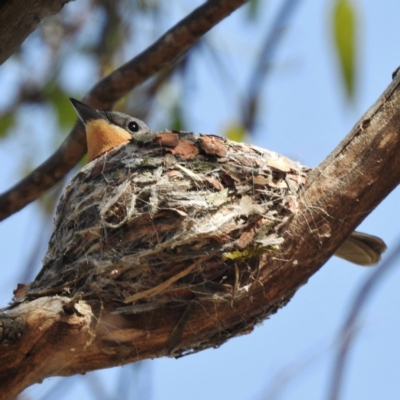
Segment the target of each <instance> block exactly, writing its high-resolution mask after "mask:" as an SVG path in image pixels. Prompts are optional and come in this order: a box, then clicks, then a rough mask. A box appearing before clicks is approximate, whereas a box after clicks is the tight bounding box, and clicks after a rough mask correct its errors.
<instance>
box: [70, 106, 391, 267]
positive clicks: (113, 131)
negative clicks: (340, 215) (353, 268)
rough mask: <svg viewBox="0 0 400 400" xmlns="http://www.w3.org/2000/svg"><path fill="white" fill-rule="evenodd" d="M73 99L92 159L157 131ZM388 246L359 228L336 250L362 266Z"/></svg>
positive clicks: (372, 262)
mask: <svg viewBox="0 0 400 400" xmlns="http://www.w3.org/2000/svg"><path fill="white" fill-rule="evenodd" d="M70 101H71V103H72V105H73V107H74V109H75V111H76V113H77V114H78V117H79V119H80V120H81V121H82V122H83V124H84V126H85V130H86V140H87V147H88V162H90V161H93V160H94V159H96V158H98V157H100V156H102V155H103V154H105V153H106V152H108V151H110V150H111V149H113V148H115V147H117V146H119V145H122V144H127V143H129V142H131V141H132V140H133V139H135V137H136V138H137V137H143V136H146V135H151V134H152V133H153V134H154V132H152V130H151V129H150V128H149V127H148V126H147V125H146V124H145V123H144V122H143V121H141V120H140V119H137V118H134V117H131V116H129V115H126V114H123V113H121V112H117V111H99V110H95V109H93V108H91V107H89V106H88V105H87V104H85V103H82V102H81V101H79V100H76V99H73V98H70ZM386 248H387V247H386V244H385V242H384V241H383V240H382V239H381V238H379V237H377V236H374V235H370V234H367V233H362V232H358V231H355V232H353V233H352V234H351V235H350V236H349V237H348V238H347V239H346V240H345V242H343V244H342V245H341V246H340V247H339V248H338V249H337V250H336V252H335V256H337V257H340V258H342V259H345V260H347V261H349V262H351V263H353V264H357V265H360V266H372V265H375V264H377V263H378V262H379V261H380V259H381V255H382V253H383V252H384V251H385V250H386Z"/></svg>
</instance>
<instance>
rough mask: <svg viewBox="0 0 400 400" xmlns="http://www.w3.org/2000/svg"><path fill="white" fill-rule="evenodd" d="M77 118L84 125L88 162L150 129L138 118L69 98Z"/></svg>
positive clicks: (148, 131)
mask: <svg viewBox="0 0 400 400" xmlns="http://www.w3.org/2000/svg"><path fill="white" fill-rule="evenodd" d="M70 101H71V103H72V106H73V107H74V109H75V111H76V113H77V114H78V117H79V119H80V120H81V121H82V122H83V124H84V125H85V130H86V141H87V147H88V162H90V161H93V160H94V159H95V158H98V157H100V156H101V155H103V154H104V153H106V152H107V151H110V150H111V149H113V148H114V147H117V146H119V145H121V144H124V143H129V142H130V141H131V140H132V139H133V138H134V137H139V136H142V135H146V134H150V133H151V129H150V128H149V127H148V126H147V125H146V124H145V123H144V122H143V121H141V120H140V119H138V118H134V117H131V116H129V115H126V114H123V113H120V112H118V111H99V110H94V109H93V108H91V107H89V106H88V105H87V104H85V103H82V102H81V101H79V100H76V99H73V98H70Z"/></svg>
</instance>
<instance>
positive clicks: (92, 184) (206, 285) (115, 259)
mask: <svg viewBox="0 0 400 400" xmlns="http://www.w3.org/2000/svg"><path fill="white" fill-rule="evenodd" d="M308 171H309V169H308V168H306V167H304V166H301V165H300V164H298V163H295V162H293V161H290V160H288V159H287V158H285V157H283V156H280V155H278V154H276V153H273V152H271V151H268V150H264V149H261V148H258V147H255V146H252V145H247V144H241V143H236V142H231V141H229V140H226V139H223V138H220V137H216V136H207V135H199V136H198V135H195V134H193V133H185V132H179V133H178V132H169V131H165V132H159V133H156V134H154V135H152V136H151V137H147V138H137V140H135V141H134V142H132V143H130V144H128V145H126V146H122V147H119V148H117V149H114V150H113V151H111V152H109V153H107V154H105V155H104V156H102V157H100V158H98V159H96V160H94V161H93V162H91V163H90V164H88V165H87V166H85V167H84V168H83V169H82V170H81V171H80V172H79V173H78V174H77V175H76V176H75V178H73V180H72V181H71V182H70V183H69V185H68V186H67V187H66V188H65V190H64V193H63V195H62V197H61V199H60V202H59V204H58V207H57V212H56V216H55V222H54V231H53V234H52V236H51V239H50V243H49V247H48V250H47V253H46V256H45V259H44V262H43V268H42V270H41V272H40V273H39V275H38V276H37V277H36V279H35V281H34V282H33V283H32V284H31V285H29V286H28V287H27V288H26V290H24V292H25V293H24V297H25V296H26V297H27V298H34V297H39V296H44V295H48V294H60V295H67V296H71V297H74V296H81V297H82V298H85V299H90V298H96V299H98V298H101V299H103V300H105V301H106V302H107V304H108V307H111V305H112V307H113V310H114V311H115V312H135V313H136V312H143V311H148V310H151V309H152V308H155V307H157V306H158V305H159V304H171V305H173V304H177V303H178V304H181V303H182V302H183V301H185V300H187V299H193V298H196V299H203V300H207V299H210V300H211V301H227V300H228V301H231V300H232V298H234V297H236V298H240V296H241V295H242V294H243V293H244V292H245V291H247V290H249V288H250V287H251V285H252V284H254V282H256V280H257V276H258V274H259V267H260V258H261V257H263V256H264V255H265V254H267V253H268V252H271V251H272V252H279V244H280V243H281V241H282V238H281V232H282V231H283V229H284V227H285V225H286V224H287V223H288V221H289V220H290V217H291V215H293V214H294V213H295V212H296V211H297V203H296V196H297V193H298V191H299V189H301V187H302V186H303V185H304V183H305V181H306V175H307V172H308ZM16 297H18V296H16Z"/></svg>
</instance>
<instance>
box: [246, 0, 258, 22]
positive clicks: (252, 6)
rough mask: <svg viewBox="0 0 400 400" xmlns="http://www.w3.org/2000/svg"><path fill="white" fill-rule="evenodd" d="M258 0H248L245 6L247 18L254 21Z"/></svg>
mask: <svg viewBox="0 0 400 400" xmlns="http://www.w3.org/2000/svg"><path fill="white" fill-rule="evenodd" d="M259 6H260V2H259V0H249V2H248V7H247V11H248V12H247V17H248V18H249V20H251V21H254V20H255V19H256V17H257V15H258V11H259V8H260V7H259Z"/></svg>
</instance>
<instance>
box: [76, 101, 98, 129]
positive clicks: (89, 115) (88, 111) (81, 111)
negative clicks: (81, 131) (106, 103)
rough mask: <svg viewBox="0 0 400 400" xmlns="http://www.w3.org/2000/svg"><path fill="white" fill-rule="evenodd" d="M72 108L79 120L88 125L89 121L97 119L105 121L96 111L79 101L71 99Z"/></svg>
mask: <svg viewBox="0 0 400 400" xmlns="http://www.w3.org/2000/svg"><path fill="white" fill-rule="evenodd" d="M70 101H71V103H72V106H73V107H74V109H75V111H76V113H77V114H78V117H79V119H80V120H81V121H82V122H83V123H84V124H85V125H86V123H87V122H88V121H91V120H96V119H104V117H103V116H102V115H101V114H99V113H98V112H97V111H96V110H94V109H93V108H91V107H89V106H88V105H87V104H85V103H82V102H81V101H79V100H76V99H72V98H70Z"/></svg>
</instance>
